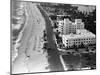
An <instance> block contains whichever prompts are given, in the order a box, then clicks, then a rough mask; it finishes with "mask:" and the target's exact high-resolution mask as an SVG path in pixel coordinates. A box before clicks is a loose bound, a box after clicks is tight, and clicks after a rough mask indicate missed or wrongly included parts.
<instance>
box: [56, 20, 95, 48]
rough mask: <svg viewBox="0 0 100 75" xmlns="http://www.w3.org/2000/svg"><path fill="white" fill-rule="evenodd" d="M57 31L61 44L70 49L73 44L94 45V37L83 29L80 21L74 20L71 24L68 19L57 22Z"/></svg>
mask: <svg viewBox="0 0 100 75" xmlns="http://www.w3.org/2000/svg"><path fill="white" fill-rule="evenodd" d="M57 23H58V31H59V32H60V33H61V37H62V43H63V44H64V45H65V46H66V47H68V48H69V47H71V46H73V45H74V44H75V45H76V46H79V45H81V44H84V45H87V44H95V41H96V40H95V35H94V34H93V33H91V32H89V31H88V30H86V29H84V23H83V22H82V20H81V19H75V22H71V21H70V20H69V19H68V18H65V19H64V20H61V21H57Z"/></svg>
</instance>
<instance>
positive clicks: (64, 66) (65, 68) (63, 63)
mask: <svg viewBox="0 0 100 75" xmlns="http://www.w3.org/2000/svg"><path fill="white" fill-rule="evenodd" d="M60 60H61V63H62V65H63V68H64V70H68V68H67V67H66V65H65V62H64V60H63V58H62V55H60Z"/></svg>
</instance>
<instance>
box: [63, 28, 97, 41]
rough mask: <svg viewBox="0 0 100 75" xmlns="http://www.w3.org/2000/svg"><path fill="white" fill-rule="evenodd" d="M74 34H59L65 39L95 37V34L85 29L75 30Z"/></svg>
mask: <svg viewBox="0 0 100 75" xmlns="http://www.w3.org/2000/svg"><path fill="white" fill-rule="evenodd" d="M77 31H78V32H77V33H76V34H72V33H71V34H68V35H61V36H62V37H63V38H66V39H75V38H76V39H77V38H90V37H91V38H95V34H93V33H91V32H89V31H88V30H86V29H81V30H77Z"/></svg>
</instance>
